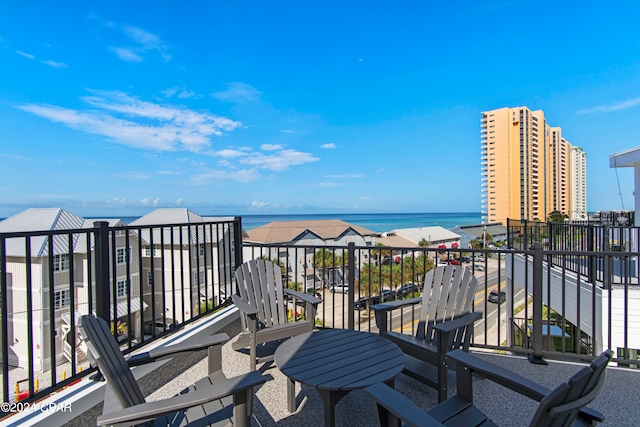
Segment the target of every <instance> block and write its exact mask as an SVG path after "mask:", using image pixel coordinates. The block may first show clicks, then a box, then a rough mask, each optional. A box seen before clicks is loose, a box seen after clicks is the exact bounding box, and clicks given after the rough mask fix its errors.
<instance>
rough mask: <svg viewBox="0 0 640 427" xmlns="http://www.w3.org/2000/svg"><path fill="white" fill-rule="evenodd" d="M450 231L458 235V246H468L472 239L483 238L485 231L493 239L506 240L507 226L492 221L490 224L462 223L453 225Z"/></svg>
mask: <svg viewBox="0 0 640 427" xmlns="http://www.w3.org/2000/svg"><path fill="white" fill-rule="evenodd" d="M451 231H453V232H454V233H458V234H459V235H460V247H463V248H468V247H470V244H471V241H472V240H475V239H477V240H483V239H484V238H485V237H486V236H485V232H486V233H487V234H489V235H491V237H492V238H493V241H494V242H496V241H498V240H503V241H506V240H507V227H505V226H504V225H502V224H500V223H498V222H494V223H491V224H477V225H462V226H458V227H454V228H453V229H452V230H451Z"/></svg>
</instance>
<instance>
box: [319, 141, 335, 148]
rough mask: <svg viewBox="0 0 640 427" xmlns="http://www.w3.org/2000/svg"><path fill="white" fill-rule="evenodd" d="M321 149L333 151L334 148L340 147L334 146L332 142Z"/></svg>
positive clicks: (323, 145)
mask: <svg viewBox="0 0 640 427" xmlns="http://www.w3.org/2000/svg"><path fill="white" fill-rule="evenodd" d="M320 148H325V149H328V150H329V149H332V148H338V146H337V145H336V144H334V143H333V142H330V143H328V144H322V145H321V146H320Z"/></svg>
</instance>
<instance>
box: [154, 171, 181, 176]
mask: <svg viewBox="0 0 640 427" xmlns="http://www.w3.org/2000/svg"><path fill="white" fill-rule="evenodd" d="M156 173H157V174H158V175H180V172H175V171H158V172H156Z"/></svg>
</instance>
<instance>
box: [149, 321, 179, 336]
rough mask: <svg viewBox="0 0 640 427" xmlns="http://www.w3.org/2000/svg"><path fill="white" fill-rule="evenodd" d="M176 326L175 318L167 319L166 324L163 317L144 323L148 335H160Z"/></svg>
mask: <svg viewBox="0 0 640 427" xmlns="http://www.w3.org/2000/svg"><path fill="white" fill-rule="evenodd" d="M174 327H175V322H174V320H173V319H169V318H167V319H166V324H165V323H163V322H162V319H156V321H155V322H152V321H149V322H147V323H145V324H144V333H145V334H147V335H158V334H161V333H163V332H164V331H168V330H169V329H172V328H174Z"/></svg>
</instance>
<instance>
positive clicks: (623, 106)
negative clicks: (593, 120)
mask: <svg viewBox="0 0 640 427" xmlns="http://www.w3.org/2000/svg"><path fill="white" fill-rule="evenodd" d="M636 105H640V98H633V99H628V100H626V101H621V102H616V103H613V104H605V105H598V106H596V107H593V108H589V109H586V110H580V111H578V112H576V114H578V115H583V114H602V113H610V112H612V111H622V110H627V109H629V108H633V107H635V106H636Z"/></svg>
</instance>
